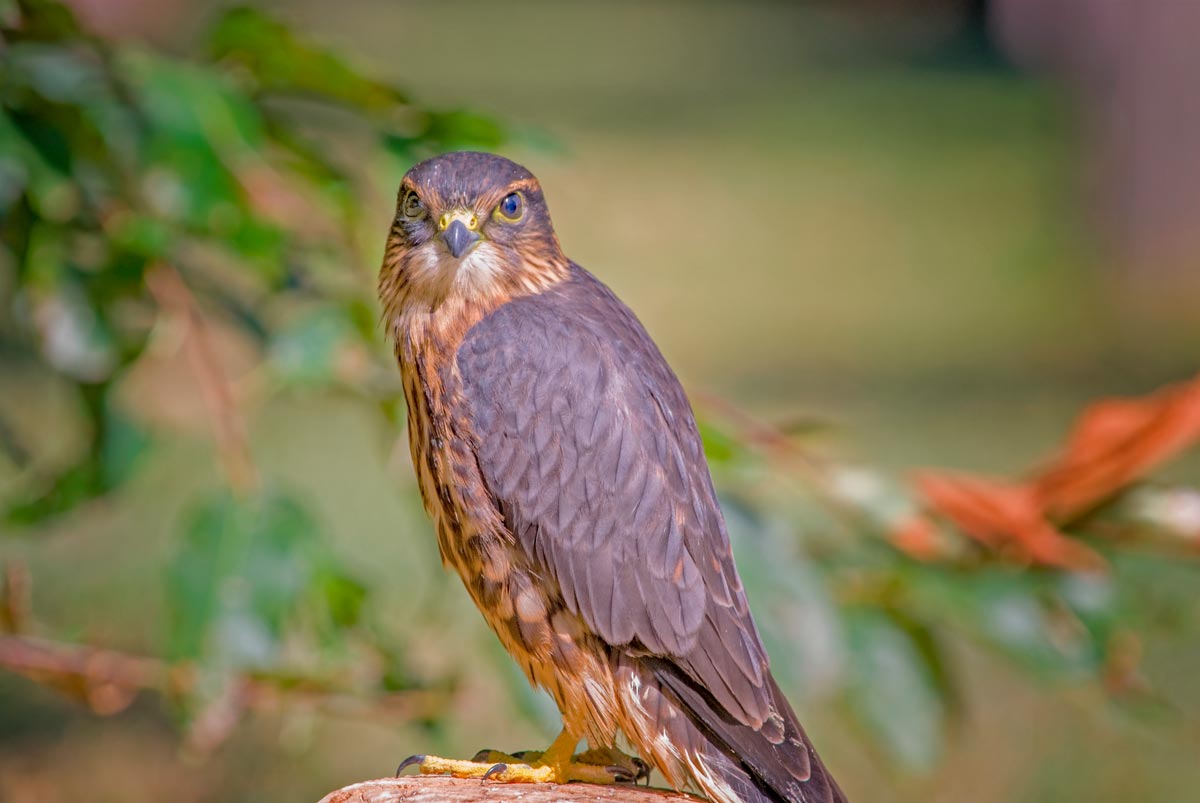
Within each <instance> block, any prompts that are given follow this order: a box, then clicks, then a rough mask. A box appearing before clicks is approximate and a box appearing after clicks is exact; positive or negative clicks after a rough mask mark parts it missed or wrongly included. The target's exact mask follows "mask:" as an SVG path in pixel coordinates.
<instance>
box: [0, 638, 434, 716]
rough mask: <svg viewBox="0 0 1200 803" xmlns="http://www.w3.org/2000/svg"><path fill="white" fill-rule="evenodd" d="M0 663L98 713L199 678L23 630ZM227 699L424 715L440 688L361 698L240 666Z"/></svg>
mask: <svg viewBox="0 0 1200 803" xmlns="http://www.w3.org/2000/svg"><path fill="white" fill-rule="evenodd" d="M0 669H7V670H9V671H11V672H15V673H17V674H19V675H24V676H25V677H28V678H30V679H31V680H34V681H36V682H38V683H41V684H43V685H46V686H50V687H53V688H56V689H58V690H60V691H62V692H64V693H67V694H69V695H71V696H72V697H76V698H78V699H80V700H83V701H84V702H86V703H87V704H88V705H89V706H90V707H91V708H92V710H94V711H96V712H97V713H100V714H113V713H116V712H118V711H120V710H122V709H123V708H125V707H126V706H128V705H129V704H130V703H131V702H132V701H133V699H134V698H135V697H136V696H137V695H138V693H139V692H143V691H152V692H156V693H158V694H162V695H164V696H168V697H179V696H186V695H188V694H189V693H191V692H192V691H194V690H195V689H196V687H197V684H198V682H199V680H200V678H199V676H198V673H197V671H196V669H195V668H194V667H193V666H192V665H191V664H186V663H179V664H171V663H168V662H166V661H162V660H159V659H156V658H147V657H144V656H140V655H131V654H129V653H124V652H119V651H116V650H108V649H103V648H100V647H90V646H83V645H78V644H66V643H63V642H60V641H51V640H48V639H40V638H33V637H31V636H18V635H4V634H0ZM230 689H231V691H230V694H229V695H227V697H228V699H227V700H224V701H223V704H225V703H227V704H229V705H233V706H234V707H235V709H236V710H237V711H239V712H240V711H241V710H244V709H268V708H276V707H278V706H279V705H280V704H281V703H282V702H283V701H284V699H285V698H286V699H287V700H290V701H304V702H308V703H310V704H314V705H320V706H322V707H324V708H327V709H332V710H336V711H340V712H350V713H367V712H370V713H379V714H386V715H387V716H389V717H391V716H400V717H414V718H421V717H428V716H431V715H433V714H435V713H436V712H437V711H438V710H439V709H440V708H441V706H442V704H443V702H444V699H443V698H444V694H442V693H440V692H435V691H425V690H409V691H404V692H395V693H390V694H388V695H386V696H382V697H378V698H374V697H373V698H372V699H371V700H367V699H365V698H366V697H368V696H370V695H369V692H362V691H359V690H356V689H353V688H350V687H348V686H346V685H345V684H339V683H337V682H335V681H333V680H330V679H329V678H325V677H320V676H312V675H302V674H288V673H282V672H281V673H275V674H271V673H265V672H258V673H244V674H241V675H239V676H237V677H236V678H235V679H234V681H233V682H232V683H231V684H230Z"/></svg>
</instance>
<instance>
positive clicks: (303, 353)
mask: <svg viewBox="0 0 1200 803" xmlns="http://www.w3.org/2000/svg"><path fill="white" fill-rule="evenodd" d="M353 339H354V328H353V325H352V324H351V323H350V322H349V321H347V320H346V317H345V316H344V315H343V314H342V312H341V311H340V310H338V309H334V308H331V307H324V308H322V309H319V310H317V311H316V312H313V313H311V314H309V315H306V316H304V317H302V318H300V319H299V320H297V321H295V322H293V323H292V324H290V325H289V326H287V327H285V328H283V329H281V330H280V331H279V332H278V333H276V335H275V337H274V338H272V340H271V345H270V351H269V355H270V359H271V364H272V366H273V367H274V369H275V371H276V372H277V373H278V374H279V375H280V376H281V377H282V378H283V379H284V380H286V381H288V382H293V383H296V384H318V383H324V382H329V381H331V380H333V379H334V378H335V375H336V373H335V369H336V360H337V357H338V355H339V353H340V350H341V348H342V347H343V346H344V345H345V344H346V343H347V342H349V341H352V340H353Z"/></svg>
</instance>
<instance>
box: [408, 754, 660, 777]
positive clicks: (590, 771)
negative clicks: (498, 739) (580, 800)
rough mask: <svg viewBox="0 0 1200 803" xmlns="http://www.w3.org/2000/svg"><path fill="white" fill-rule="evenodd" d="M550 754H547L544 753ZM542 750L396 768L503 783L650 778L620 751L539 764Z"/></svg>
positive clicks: (414, 759) (417, 760)
mask: <svg viewBox="0 0 1200 803" xmlns="http://www.w3.org/2000/svg"><path fill="white" fill-rule="evenodd" d="M546 752H549V751H546ZM543 755H545V754H544V753H542V752H541V751H532V750H530V751H525V752H521V753H516V754H512V755H510V754H508V753H500V752H498V751H495V750H480V751H479V752H478V753H477V754H476V755H475V757H474V758H473V759H472V760H470V761H463V760H461V759H453V758H441V757H439V756H423V755H416V756H409V757H408V758H406V759H405V760H404V761H402V762H401V763H400V766H399V767H397V768H396V774H397V775H399V774H400V773H401V772H403V771H404V770H405V769H406V768H408V767H412V766H416V767H418V769H419V771H420V773H421V774H422V775H451V776H453V777H455V778H481V779H483V780H485V781H500V782H502V783H568V782H570V781H581V782H583V783H599V784H610V783H637V782H638V781H639V780H641V779H643V778H646V779H648V778H649V776H650V768H649V767H648V766H647V765H646V762H644V761H642V760H641V759H640V758H635V757H633V756H627V755H625V754H624V753H622V752H620V751H619V750H614V749H607V748H606V749H600V750H588V751H586V752H584V753H580V754H578V755H575V756H572V757H571V758H570V759H569V760H568V761H566V762H563V763H555V762H546V761H542V757H543Z"/></svg>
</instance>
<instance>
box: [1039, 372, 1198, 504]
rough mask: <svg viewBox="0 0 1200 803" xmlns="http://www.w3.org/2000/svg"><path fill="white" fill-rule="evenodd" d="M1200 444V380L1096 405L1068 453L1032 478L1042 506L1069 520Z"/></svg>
mask: <svg viewBox="0 0 1200 803" xmlns="http://www.w3.org/2000/svg"><path fill="white" fill-rule="evenodd" d="M1197 440H1200V377H1197V378H1196V379H1193V380H1192V381H1191V382H1186V383H1182V384H1178V385H1174V386H1170V387H1167V388H1164V389H1163V390H1160V391H1158V392H1157V393H1154V394H1152V395H1150V396H1145V397H1143V398H1140V399H1113V400H1107V401H1101V402H1097V403H1096V404H1093V405H1092V406H1090V407H1089V408H1087V409H1086V410H1085V411H1084V412H1083V414H1082V415H1081V416H1080V417H1079V421H1078V423H1076V425H1075V429H1074V430H1073V431H1072V433H1071V435H1070V437H1069V438H1068V439H1067V448H1066V451H1065V452H1064V453H1063V454H1062V455H1061V456H1060V457H1059V458H1058V459H1056V460H1055V461H1054V462H1053V463H1051V464H1050V465H1049V466H1047V467H1046V468H1045V469H1044V470H1042V471H1041V472H1040V473H1039V474H1038V475H1037V476H1035V477H1034V479H1033V482H1032V487H1033V489H1034V491H1035V493H1036V496H1037V499H1038V502H1039V506H1040V507H1041V508H1042V509H1044V510H1046V511H1047V513H1048V514H1049V515H1050V516H1051V517H1052V518H1056V519H1060V520H1062V519H1071V518H1074V517H1076V516H1078V515H1080V514H1082V513H1086V512H1087V511H1088V510H1089V509H1091V508H1093V507H1095V506H1096V505H1097V504H1099V503H1100V502H1103V501H1104V500H1105V499H1107V498H1108V497H1110V496H1112V495H1113V494H1114V493H1116V492H1117V491H1120V490H1121V489H1122V488H1124V487H1125V486H1127V485H1129V484H1130V483H1131V482H1133V481H1135V480H1137V479H1138V478H1139V477H1141V476H1142V475H1143V474H1145V473H1146V472H1147V471H1149V470H1150V469H1152V468H1154V467H1155V466H1157V465H1159V464H1160V463H1162V462H1163V461H1165V460H1167V459H1168V458H1170V457H1172V456H1173V455H1175V454H1176V453H1178V452H1180V451H1182V450H1183V449H1186V448H1187V447H1188V446H1190V445H1191V444H1193V443H1195V442H1196V441H1197Z"/></svg>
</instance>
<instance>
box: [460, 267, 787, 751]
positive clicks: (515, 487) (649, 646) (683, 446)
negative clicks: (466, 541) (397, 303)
mask: <svg viewBox="0 0 1200 803" xmlns="http://www.w3.org/2000/svg"><path fill="white" fill-rule="evenodd" d="M575 270H576V271H577V272H578V273H577V275H576V276H574V277H573V278H572V280H571V281H569V282H567V283H566V284H565V285H564V286H561V287H560V288H556V289H554V290H551V291H549V292H546V293H543V294H540V295H537V296H530V297H528V298H524V299H520V300H517V301H514V302H512V303H509V304H507V305H506V306H504V307H502V308H500V309H499V310H497V311H495V312H493V313H492V314H491V315H489V316H488V317H487V318H485V319H484V320H483V321H481V322H480V323H479V324H476V326H475V327H474V328H473V329H472V330H471V331H470V332H468V334H467V336H466V338H465V339H464V341H463V343H462V345H461V346H460V348H459V351H458V368H459V372H460V374H461V378H462V386H463V392H464V398H465V399H466V401H467V406H468V408H469V410H470V411H471V416H472V425H473V429H474V431H475V433H476V435H477V437H478V438H479V443H478V459H479V465H480V468H481V470H482V474H483V477H484V481H485V482H486V483H487V485H488V487H489V489H490V491H491V493H492V494H493V496H494V497H495V499H496V502H497V504H498V506H499V507H500V509H501V512H502V514H503V515H504V518H505V522H506V524H507V525H508V526H509V527H510V529H511V531H512V532H513V533H514V534H515V535H516V537H517V538H518V540H519V541H520V542H521V544H522V545H523V546H524V547H525V548H526V549H527V550H528V552H529V553H530V554H531V555H532V556H534V557H535V559H536V560H537V561H538V562H539V563H540V564H541V565H544V566H546V567H547V568H549V569H550V570H551V572H552V574H553V577H554V579H556V580H557V581H558V585H559V588H560V589H561V591H562V593H563V596H564V598H565V599H566V601H567V604H568V607H569V608H570V609H571V610H572V611H573V612H575V613H576V614H578V615H580V616H581V617H582V618H583V619H584V621H585V622H586V623H587V624H588V625H589V626H590V627H591V628H593V629H594V630H595V632H596V633H597V634H599V635H600V636H601V637H602V638H603V639H604V640H605V641H607V642H608V643H609V644H612V645H614V646H618V645H624V646H626V647H628V648H629V649H631V650H635V651H639V652H645V653H648V654H651V655H655V656H659V657H663V658H668V659H670V660H672V661H673V662H675V663H676V664H678V665H679V666H680V667H681V668H682V669H683V670H684V671H685V672H686V673H687V675H688V676H690V677H691V678H693V679H694V680H695V681H696V682H697V683H699V684H701V685H702V686H703V687H704V688H706V689H708V690H709V692H710V693H711V694H712V695H713V696H714V698H715V699H716V700H717V702H719V703H720V705H721V706H722V707H723V708H724V709H725V710H726V711H728V712H729V713H730V714H732V715H733V716H735V717H737V718H738V720H739V721H741V722H745V723H747V724H751V725H753V726H755V727H759V726H761V725H762V723H763V722H764V720H765V719H766V717H767V715H768V713H769V710H770V704H771V700H770V695H769V692H768V691H767V689H766V686H765V675H766V656H765V653H764V652H763V649H762V646H761V643H760V641H759V638H758V634H757V632H756V631H755V629H754V624H753V622H752V621H751V619H750V615H749V611H748V608H747V605H746V598H745V594H744V593H743V591H742V587H741V582H740V580H739V579H738V577H737V573H736V571H735V569H734V568H733V558H732V555H731V552H730V547H729V538H728V536H727V534H726V531H725V525H724V521H723V519H722V517H721V513H720V509H719V508H718V506H717V502H716V497H715V493H714V491H713V488H712V482H711V479H710V478H709V475H708V468H707V465H706V463H705V461H704V455H703V451H702V448H701V444H700V437H699V434H698V432H697V430H696V425H695V421H694V418H693V416H692V412H691V409H690V407H689V405H688V402H687V398H686V397H685V396H684V393H683V390H682V388H681V387H680V385H679V382H678V380H677V379H676V378H675V376H674V374H673V373H672V372H671V370H670V368H669V367H668V366H667V364H666V361H665V360H664V359H663V358H662V355H661V354H660V353H659V351H658V349H657V348H656V347H655V346H654V344H653V342H652V341H651V340H650V338H649V336H648V335H646V333H645V331H644V330H643V329H642V327H641V325H640V324H639V323H638V322H637V321H636V319H634V317H633V315H632V313H630V312H629V310H628V309H627V308H626V307H625V306H624V305H622V304H621V303H620V302H619V301H618V300H617V299H616V298H615V297H614V296H613V295H612V294H611V292H610V291H608V289H607V288H605V287H604V286H603V285H602V284H600V283H599V282H598V281H596V280H595V279H593V278H592V277H591V276H590V275H588V274H586V273H584V272H583V271H582V269H579V268H576V269H575Z"/></svg>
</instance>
